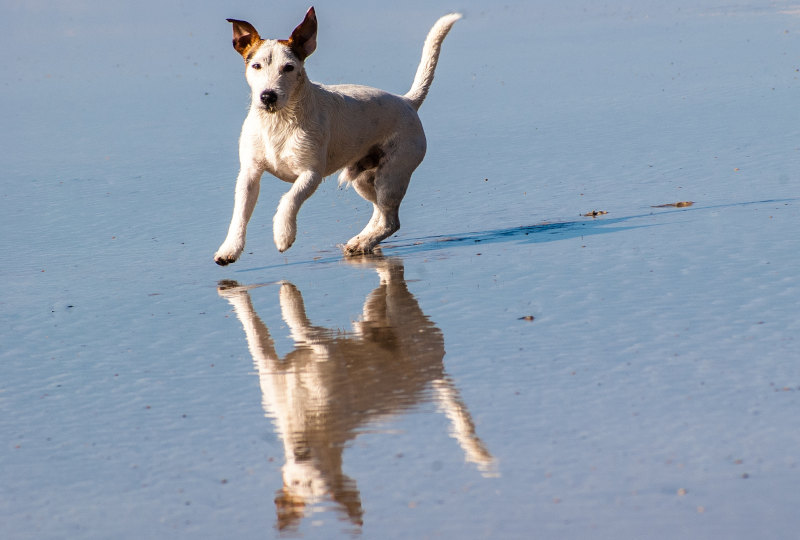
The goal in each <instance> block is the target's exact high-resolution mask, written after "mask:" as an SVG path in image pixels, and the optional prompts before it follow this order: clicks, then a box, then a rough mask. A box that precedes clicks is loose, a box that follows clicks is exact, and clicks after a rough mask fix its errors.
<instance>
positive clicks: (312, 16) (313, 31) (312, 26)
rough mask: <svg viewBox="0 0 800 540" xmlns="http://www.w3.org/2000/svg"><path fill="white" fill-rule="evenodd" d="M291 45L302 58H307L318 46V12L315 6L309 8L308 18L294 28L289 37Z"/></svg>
mask: <svg viewBox="0 0 800 540" xmlns="http://www.w3.org/2000/svg"><path fill="white" fill-rule="evenodd" d="M289 47H291V48H292V51H294V53H295V54H296V55H297V57H298V58H299V59H300V60H305V59H306V58H308V57H309V56H310V55H311V53H313V52H314V50H316V48H317V14H316V12H315V11H314V6H311V7H310V8H308V12H307V13H306V18H305V19H303V22H301V23H300V25H299V26H298V27H297V28H295V29H294V32H292V37H290V38H289Z"/></svg>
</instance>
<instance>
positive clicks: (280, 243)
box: [272, 219, 297, 253]
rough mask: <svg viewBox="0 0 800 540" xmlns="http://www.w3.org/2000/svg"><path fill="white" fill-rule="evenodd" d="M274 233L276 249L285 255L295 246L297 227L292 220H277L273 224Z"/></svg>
mask: <svg viewBox="0 0 800 540" xmlns="http://www.w3.org/2000/svg"><path fill="white" fill-rule="evenodd" d="M272 233H273V236H274V239H275V247H277V248H278V251H280V252H281V253H283V252H284V251H286V250H287V249H289V248H290V247H292V244H294V240H295V238H296V236H297V225H296V224H295V223H294V222H293V221H291V220H279V219H276V220H275V221H274V223H273V231H272Z"/></svg>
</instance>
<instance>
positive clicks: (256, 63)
mask: <svg viewBox="0 0 800 540" xmlns="http://www.w3.org/2000/svg"><path fill="white" fill-rule="evenodd" d="M250 67H251V68H253V69H261V64H259V63H258V62H253V63H252V64H250Z"/></svg>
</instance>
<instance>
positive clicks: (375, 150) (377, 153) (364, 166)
mask: <svg viewBox="0 0 800 540" xmlns="http://www.w3.org/2000/svg"><path fill="white" fill-rule="evenodd" d="M385 155H386V153H385V152H384V151H383V149H382V148H381V147H380V146H378V145H377V144H376V145H375V146H373V147H372V148H370V149H369V151H368V152H367V155H366V156H364V157H363V158H361V159H359V160H358V161H357V162H356V167H357V168H358V170H359V172H361V171H366V170H369V169H375V168H376V167H378V165H379V164H380V162H381V158H383V156H385Z"/></svg>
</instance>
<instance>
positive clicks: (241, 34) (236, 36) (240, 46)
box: [227, 19, 261, 58]
mask: <svg viewBox="0 0 800 540" xmlns="http://www.w3.org/2000/svg"><path fill="white" fill-rule="evenodd" d="M227 21H228V22H229V23H231V24H233V48H234V49H236V50H237V51H238V53H239V54H241V55H242V56H244V57H245V58H247V53H248V51H250V48H251V47H253V45H255V44H256V43H258V42H259V41H261V36H259V35H258V30H256V29H255V28H254V27H253V25H252V24H250V23H249V22H247V21H237V20H236V19H227Z"/></svg>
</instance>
